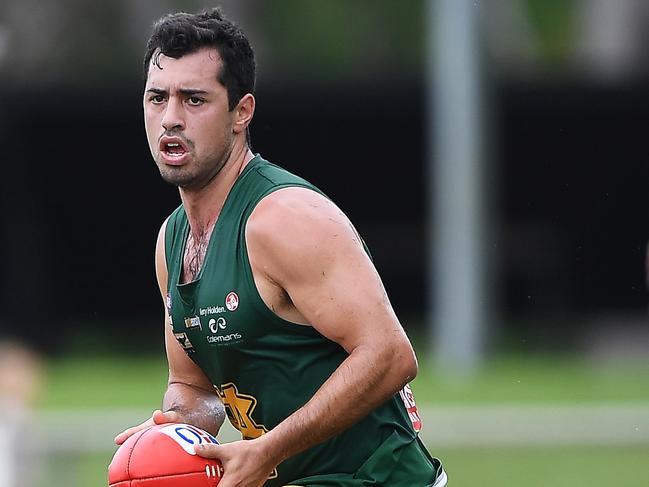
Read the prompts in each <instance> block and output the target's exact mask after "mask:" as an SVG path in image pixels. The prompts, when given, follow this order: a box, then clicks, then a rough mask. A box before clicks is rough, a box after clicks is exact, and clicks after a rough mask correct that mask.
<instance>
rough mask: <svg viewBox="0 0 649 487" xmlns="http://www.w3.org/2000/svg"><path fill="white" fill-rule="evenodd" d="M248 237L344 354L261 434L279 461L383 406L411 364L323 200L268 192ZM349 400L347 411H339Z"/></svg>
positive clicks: (364, 261)
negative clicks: (300, 402)
mask: <svg viewBox="0 0 649 487" xmlns="http://www.w3.org/2000/svg"><path fill="white" fill-rule="evenodd" d="M282 192H284V193H285V194H281V193H282ZM277 228H282V232H277V231H276V229H277ZM248 237H249V249H250V253H251V254H253V253H254V254H256V255H259V256H260V257H261V258H263V259H264V261H265V262H266V273H267V277H268V278H269V279H272V280H273V281H274V282H276V283H277V284H278V285H279V286H281V287H282V288H283V289H284V290H286V292H287V293H288V295H289V296H290V298H291V300H292V302H293V304H294V305H295V307H296V308H297V309H298V310H299V312H300V313H301V314H302V315H303V316H304V317H305V318H306V320H307V322H309V323H311V324H312V325H313V327H314V328H316V329H317V330H318V331H319V332H320V333H322V334H323V335H324V336H325V337H327V338H329V339H330V340H332V341H335V342H336V343H338V344H340V345H341V346H342V347H343V348H344V349H345V350H346V351H347V353H348V354H349V356H348V357H347V359H346V360H345V361H344V362H343V363H342V364H341V365H340V366H339V367H338V369H337V370H336V371H334V373H333V374H332V375H331V376H330V377H329V379H328V380H327V381H326V382H325V383H324V384H323V385H322V386H321V387H320V389H319V390H318V391H317V392H316V393H315V395H314V396H313V397H312V399H311V400H310V401H309V402H308V403H307V404H305V405H304V406H303V407H302V408H300V409H299V410H297V411H296V412H295V413H294V414H292V415H291V416H289V417H288V418H287V419H286V420H285V421H283V422H282V423H280V424H279V425H278V426H277V427H275V428H274V429H273V430H272V431H270V432H269V433H268V434H267V435H264V437H263V441H264V442H265V443H266V447H267V448H268V449H269V450H270V452H271V455H272V456H274V455H277V457H276V458H277V459H278V460H279V461H282V460H284V459H286V458H288V457H291V456H293V455H295V454H296V453H299V452H301V451H303V450H305V449H307V448H309V447H311V446H313V445H315V444H318V443H320V442H322V441H325V440H327V439H328V438H330V437H331V436H333V435H335V434H337V433H339V432H341V431H343V430H344V429H346V428H348V427H349V426H351V425H352V424H354V423H356V422H357V421H358V420H360V419H361V418H363V417H364V416H366V415H367V414H368V413H369V412H370V411H371V410H373V409H375V408H376V407H378V406H379V405H381V404H382V403H384V402H385V401H386V400H387V399H388V398H389V397H391V396H392V395H393V394H394V393H396V392H397V391H398V390H399V389H401V388H402V387H403V386H404V385H405V384H406V383H407V382H409V381H410V380H412V379H413V378H414V377H415V375H416V373H417V362H416V359H415V356H414V352H413V350H412V347H411V345H410V342H409V340H408V338H407V336H406V334H405V332H404V331H403V328H402V327H401V325H400V323H399V321H398V319H397V317H396V316H395V314H394V311H393V309H392V306H391V305H390V302H389V300H388V297H387V295H386V293H385V290H384V287H383V284H382V282H381V279H380V277H379V275H378V273H377V271H376V269H375V268H374V265H373V264H372V262H371V260H370V259H369V257H368V255H367V253H366V252H365V250H364V249H363V246H362V243H361V242H360V240H359V238H358V236H357V234H356V232H355V230H354V229H353V227H352V225H351V223H350V222H349V220H348V219H347V217H346V216H345V215H344V214H343V213H342V212H341V211H340V210H339V209H338V208H337V207H336V206H335V205H334V204H333V203H331V202H330V201H329V200H327V199H325V198H324V197H322V196H320V195H318V194H317V193H314V192H312V191H309V190H302V189H295V188H292V189H290V190H282V191H280V192H278V193H275V194H273V195H271V196H270V197H269V198H267V199H266V200H264V201H263V202H262V203H261V204H260V205H259V207H258V208H257V209H256V210H255V213H253V217H251V225H250V231H249V233H248ZM349 403H352V404H354V408H346V407H345V405H346V404H349ZM343 409H344V410H345V414H340V413H339V412H340V411H341V410H343Z"/></svg>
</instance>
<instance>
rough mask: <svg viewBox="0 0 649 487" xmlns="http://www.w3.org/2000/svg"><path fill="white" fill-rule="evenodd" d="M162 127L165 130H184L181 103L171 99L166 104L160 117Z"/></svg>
mask: <svg viewBox="0 0 649 487" xmlns="http://www.w3.org/2000/svg"><path fill="white" fill-rule="evenodd" d="M162 127H163V128H164V129H165V130H172V129H181V130H182V129H184V128H185V119H184V117H183V112H182V103H180V100H178V99H177V98H171V99H170V100H169V102H168V103H167V106H166V108H165V112H164V115H163V117H162Z"/></svg>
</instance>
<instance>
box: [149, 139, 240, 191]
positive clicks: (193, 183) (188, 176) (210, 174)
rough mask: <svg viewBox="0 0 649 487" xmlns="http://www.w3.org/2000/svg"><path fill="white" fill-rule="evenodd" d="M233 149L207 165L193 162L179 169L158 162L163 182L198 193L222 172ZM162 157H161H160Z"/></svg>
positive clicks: (228, 149) (229, 149) (227, 150)
mask: <svg viewBox="0 0 649 487" xmlns="http://www.w3.org/2000/svg"><path fill="white" fill-rule="evenodd" d="M232 149H233V147H232V146H230V147H228V148H227V149H226V150H225V151H224V152H222V153H221V154H219V155H217V156H216V158H215V159H216V162H212V163H206V162H202V161H198V160H195V159H194V160H191V161H189V163H188V164H184V165H182V166H179V167H175V166H167V165H165V164H164V163H160V162H158V170H159V171H160V176H161V177H162V180H163V181H165V182H166V183H169V184H172V185H174V186H177V187H179V188H181V189H183V190H189V191H197V190H200V189H203V188H204V187H205V186H207V185H208V184H209V183H210V182H211V181H212V180H213V179H214V178H215V177H216V176H218V174H219V173H220V172H221V170H222V169H223V167H224V166H225V164H226V162H227V161H228V159H229V158H230V155H231V154H232ZM158 157H160V156H158ZM160 159H162V157H160Z"/></svg>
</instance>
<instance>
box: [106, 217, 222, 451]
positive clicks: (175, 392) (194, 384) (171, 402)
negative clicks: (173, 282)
mask: <svg viewBox="0 0 649 487" xmlns="http://www.w3.org/2000/svg"><path fill="white" fill-rule="evenodd" d="M165 228H166V221H165V223H163V224H162V228H160V232H159V234H158V241H157V243H156V252H155V267H156V277H157V279H158V286H159V288H160V293H161V294H162V299H163V302H164V303H166V296H167V263H166V260H165V237H164V236H165ZM165 349H166V352H167V361H168V363H169V381H168V384H167V391H166V392H165V394H164V397H163V400H162V411H160V410H157V411H154V413H153V415H152V416H151V418H149V419H148V420H146V421H145V422H143V423H142V424H140V425H138V426H134V427H132V428H129V429H127V430H125V431H124V432H122V433H121V434H119V435H118V436H117V437H116V438H115V442H116V443H117V444H122V443H123V442H124V441H126V439H127V438H128V437H129V436H131V435H132V434H134V433H136V432H137V431H140V430H141V429H143V428H146V427H148V426H152V425H153V424H162V423H167V422H175V423H189V424H193V425H194V426H197V427H199V428H202V429H204V430H206V431H209V432H210V433H212V434H214V435H215V434H216V433H217V432H218V430H219V428H220V427H221V425H222V424H223V421H224V420H225V408H224V407H223V403H222V402H221V400H220V399H219V397H218V396H217V395H216V392H215V390H214V387H213V385H212V383H211V382H210V380H209V379H208V378H207V377H206V376H205V374H204V373H203V371H202V370H201V369H200V367H198V366H197V365H196V364H195V363H194V362H193V361H192V360H191V359H190V358H189V357H187V355H186V354H185V352H184V351H183V349H182V347H181V346H180V345H179V344H178V342H177V341H176V338H175V337H174V335H173V329H172V327H171V323H170V322H169V316H168V314H167V311H166V304H165Z"/></svg>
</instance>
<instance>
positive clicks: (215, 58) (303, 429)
mask: <svg viewBox="0 0 649 487" xmlns="http://www.w3.org/2000/svg"><path fill="white" fill-rule="evenodd" d="M144 69H145V75H146V87H145V94H144V115H145V125H146V132H147V136H148V140H149V145H150V149H151V153H152V154H153V157H154V159H155V161H156V164H157V165H158V168H159V170H160V173H161V175H162V177H163V179H165V180H166V181H167V182H170V183H172V184H175V185H177V186H178V188H179V191H180V197H181V200H182V205H181V206H180V207H179V208H178V209H177V210H176V211H175V212H174V213H172V215H171V216H170V217H169V218H168V219H167V220H166V221H165V223H164V224H163V225H162V228H161V230H160V233H159V236H158V242H157V248H156V270H157V277H158V283H159V286H160V290H161V293H162V296H163V298H164V301H165V306H166V326H165V330H166V335H165V336H166V351H167V356H168V360H169V385H168V389H167V391H166V393H165V396H164V399H163V410H162V411H156V412H154V414H153V416H152V417H151V418H150V419H149V420H147V421H145V422H144V423H142V424H141V425H139V426H136V427H134V428H131V429H129V430H126V431H125V432H124V433H122V434H120V435H118V437H117V438H116V440H115V441H116V442H117V443H118V444H121V443H123V441H124V440H125V439H126V438H127V437H128V436H130V435H131V434H133V433H134V432H135V431H138V430H140V429H142V428H144V427H146V426H149V425H152V424H160V423H164V422H179V421H183V422H188V423H192V424H194V425H196V426H198V427H201V428H204V429H206V430H208V431H210V432H212V433H216V432H217V431H218V429H219V427H220V425H221V424H222V422H223V419H224V409H225V412H227V415H228V417H229V419H230V421H231V422H232V424H233V425H234V426H235V427H236V428H237V429H239V430H240V431H241V434H242V437H243V439H244V440H246V441H237V442H233V443H228V444H222V445H217V446H210V447H207V448H203V449H200V450H198V449H197V451H198V453H199V454H201V455H202V456H205V457H210V458H217V459H219V460H220V461H221V462H222V464H223V467H224V472H225V473H224V476H223V479H222V480H221V483H220V484H219V485H220V486H221V487H231V486H235V485H237V486H255V487H257V486H261V485H264V486H267V487H275V486H285V485H289V484H290V485H292V486H309V487H315V486H367V485H390V486H396V487H400V486H403V487H406V486H407V487H413V486H432V485H435V486H442V485H445V484H446V475H445V473H444V472H443V470H442V468H441V466H440V464H439V462H438V461H437V460H436V459H433V458H431V457H430V455H429V454H428V452H427V451H426V449H425V447H424V446H423V444H422V443H421V441H420V440H419V438H418V435H417V431H418V429H419V427H420V420H419V416H418V414H417V410H416V406H415V404H414V398H413V397H412V392H411V391H410V388H409V387H408V386H407V384H408V382H409V381H410V380H412V379H413V378H414V376H415V374H416V372H417V362H416V358H415V355H414V353H413V350H412V347H411V345H410V342H409V340H408V338H407V337H406V335H405V333H404V331H403V329H402V327H401V325H400V324H399V322H398V320H397V318H396V316H395V315H394V312H393V310H392V307H391V305H390V303H389V301H388V298H387V296H386V294H385V291H384V288H383V285H382V283H381V280H380V278H379V276H378V274H377V272H376V270H375V268H374V266H373V265H372V262H371V260H370V258H369V256H368V254H367V252H366V250H365V248H364V246H363V243H362V240H361V239H360V237H359V236H358V234H357V233H356V231H355V230H354V228H353V226H352V225H351V223H350V222H349V220H348V219H347V218H346V217H345V215H344V214H343V213H342V212H341V211H340V210H339V209H338V208H337V207H336V206H335V205H334V204H333V203H332V202H331V201H330V200H329V199H328V198H326V197H325V196H324V195H323V194H322V193H321V192H320V191H319V190H317V189H316V188H315V187H314V186H312V185H311V184H309V183H308V182H307V181H305V180H303V179H301V178H298V177H296V176H294V175H292V174H290V173H288V172H286V171H284V170H283V169H281V168H279V167H277V166H274V165H272V164H270V163H269V162H267V161H265V160H264V159H262V158H261V157H260V156H259V155H254V154H253V153H252V152H251V151H250V148H249V144H248V126H249V124H250V121H251V120H252V117H253V114H254V111H255V98H254V96H253V92H254V82H255V61H254V56H253V52H252V49H251V47H250V45H249V43H248V41H247V39H246V37H245V35H244V34H243V33H242V32H241V31H240V30H239V29H238V28H237V27H236V26H235V25H233V24H232V23H231V22H230V21H228V20H227V19H225V18H224V17H223V15H222V14H221V12H220V11H219V10H211V11H206V12H203V13H200V14H197V15H190V14H185V13H181V14H174V15H169V16H166V17H163V18H162V19H160V20H159V21H158V22H157V23H156V24H155V26H154V31H153V34H152V36H151V38H150V40H149V43H148V46H147V51H146V55H145V61H144ZM215 391H216V392H215Z"/></svg>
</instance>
